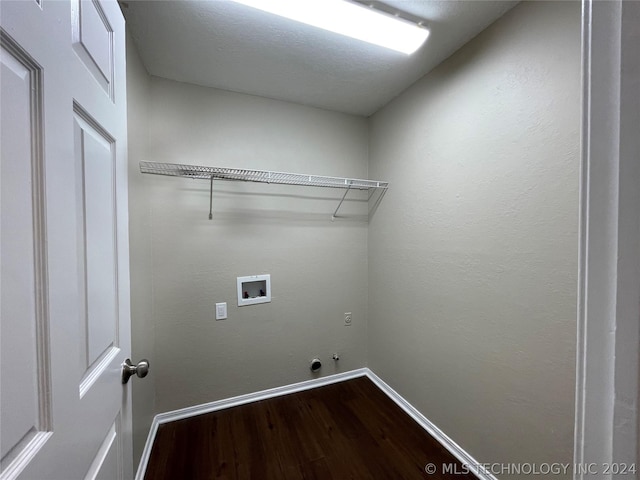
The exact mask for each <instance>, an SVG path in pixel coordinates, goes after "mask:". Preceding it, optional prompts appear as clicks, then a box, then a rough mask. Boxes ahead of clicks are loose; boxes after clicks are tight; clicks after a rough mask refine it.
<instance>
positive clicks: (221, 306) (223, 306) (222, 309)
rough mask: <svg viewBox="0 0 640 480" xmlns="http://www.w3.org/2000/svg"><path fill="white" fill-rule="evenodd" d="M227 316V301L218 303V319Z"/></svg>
mask: <svg viewBox="0 0 640 480" xmlns="http://www.w3.org/2000/svg"><path fill="white" fill-rule="evenodd" d="M226 318H227V302H222V303H216V320H225V319H226Z"/></svg>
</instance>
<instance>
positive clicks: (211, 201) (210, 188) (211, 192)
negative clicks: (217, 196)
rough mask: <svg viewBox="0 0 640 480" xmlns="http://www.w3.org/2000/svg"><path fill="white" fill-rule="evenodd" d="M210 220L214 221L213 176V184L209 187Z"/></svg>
mask: <svg viewBox="0 0 640 480" xmlns="http://www.w3.org/2000/svg"><path fill="white" fill-rule="evenodd" d="M209 220H213V175H211V184H210V185H209Z"/></svg>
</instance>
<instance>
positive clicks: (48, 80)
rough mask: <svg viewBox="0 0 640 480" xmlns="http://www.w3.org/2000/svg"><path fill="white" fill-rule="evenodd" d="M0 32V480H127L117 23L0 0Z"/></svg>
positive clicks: (84, 7) (96, 13)
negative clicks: (123, 380) (0, 96)
mask: <svg viewBox="0 0 640 480" xmlns="http://www.w3.org/2000/svg"><path fill="white" fill-rule="evenodd" d="M0 27H1V30H0V31H1V32H2V33H1V35H2V36H1V39H2V61H1V62H0V63H1V67H2V82H0V86H1V89H2V99H1V100H2V109H1V111H2V127H1V129H0V131H1V135H2V146H1V148H2V151H1V152H0V153H1V154H2V163H1V170H0V180H1V183H0V197H1V201H2V203H1V209H2V211H1V213H2V219H1V222H0V239H1V242H2V243H1V253H2V257H1V259H0V261H1V262H2V263H1V271H2V278H1V280H2V281H1V283H0V291H1V295H0V300H1V312H2V318H1V320H2V323H1V325H0V339H1V342H2V358H1V360H2V367H1V368H2V372H1V373H2V377H1V381H2V385H1V387H2V393H1V401H2V405H1V408H0V412H1V415H2V417H1V418H0V420H1V423H0V438H1V439H2V440H1V441H0V446H1V447H2V448H1V453H2V465H1V467H2V468H1V473H0V480H5V479H13V478H21V479H37V480H40V479H46V480H75V479H78V480H81V479H83V478H109V479H115V478H117V479H121V478H122V479H125V478H132V476H133V471H132V470H133V467H132V458H131V457H132V452H131V416H130V393H131V390H130V384H128V385H122V383H121V380H120V371H121V365H122V363H123V361H124V359H125V358H127V357H128V356H130V317H129V315H130V313H129V269H128V261H129V259H128V215H127V178H126V172H127V168H126V162H127V159H126V140H127V136H126V103H125V102H126V89H125V85H126V82H125V58H124V55H125V48H124V19H123V17H122V14H121V12H120V10H119V7H118V5H117V3H116V2H115V1H113V0H86V1H77V0H41V2H40V3H38V2H36V1H35V0H19V1H10V0H2V1H0ZM43 32H46V35H44V34H43Z"/></svg>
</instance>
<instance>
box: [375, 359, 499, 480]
mask: <svg viewBox="0 0 640 480" xmlns="http://www.w3.org/2000/svg"><path fill="white" fill-rule="evenodd" d="M366 371H367V377H368V378H369V379H370V380H371V381H372V382H373V383H375V384H376V386H377V387H378V388H379V389H380V390H382V391H383V392H384V393H385V394H386V395H387V396H388V397H389V398H390V399H391V400H393V401H394V402H395V403H396V404H397V405H398V406H399V407H400V408H402V410H404V411H405V412H406V413H407V415H409V416H410V417H411V418H413V419H414V420H415V421H416V423H417V424H418V425H420V426H421V427H422V428H423V429H425V430H426V431H427V432H428V433H429V435H431V436H432V437H433V438H435V439H436V440H437V441H438V442H439V443H440V444H441V445H442V446H443V447H444V448H446V449H447V450H449V453H451V455H453V456H454V457H456V458H457V459H458V460H459V461H460V463H462V464H463V465H465V466H467V468H468V470H469V471H470V472H471V473H474V474H475V475H477V476H478V477H479V478H480V479H481V480H498V479H497V478H496V477H495V476H494V475H492V474H491V473H490V472H488V471H487V470H486V469H485V468H484V467H483V466H482V464H481V463H479V462H478V461H476V460H475V459H474V458H473V457H472V456H471V455H469V453H467V452H466V451H465V450H464V449H463V448H462V447H461V446H460V445H458V444H457V443H456V442H454V441H453V440H452V439H451V438H449V437H448V436H447V435H446V434H445V433H444V432H443V431H442V430H440V429H439V428H438V427H437V426H436V425H434V424H433V423H432V422H431V421H430V420H429V419H428V418H427V417H425V416H424V415H423V414H422V413H420V411H418V409H417V408H415V407H414V406H413V405H411V404H410V403H409V402H407V401H406V400H405V399H404V398H403V397H402V396H400V394H398V392H396V391H395V390H394V389H393V388H391V387H390V386H389V385H387V384H386V383H385V382H384V381H383V380H382V379H381V378H380V377H378V376H377V375H376V374H375V373H373V372H372V371H371V370H369V369H368V368H367V369H366Z"/></svg>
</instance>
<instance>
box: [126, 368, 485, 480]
mask: <svg viewBox="0 0 640 480" xmlns="http://www.w3.org/2000/svg"><path fill="white" fill-rule="evenodd" d="M364 376H366V377H368V378H369V379H370V380H371V381H372V382H373V383H374V384H375V385H376V386H377V387H378V388H379V389H380V390H382V392H384V393H385V394H386V395H387V396H388V397H389V398H390V399H391V400H393V401H394V402H395V403H396V404H397V405H398V406H399V407H400V408H402V409H403V410H404V411H405V412H406V413H407V414H408V415H409V416H410V417H411V418H413V419H414V420H415V421H416V422H417V423H418V425H420V426H421V427H422V428H423V429H424V430H426V431H427V432H428V433H429V434H430V435H431V436H432V437H433V438H435V439H436V440H437V441H438V442H439V443H441V444H442V446H444V447H445V448H446V449H447V450H448V451H449V452H451V454H452V455H453V456H454V457H456V458H457V459H458V460H459V461H460V462H462V463H463V464H464V465H468V466H469V467H470V471H471V472H473V473H475V474H476V475H478V477H479V478H480V479H481V480H497V479H496V477H494V476H493V475H491V474H490V473H488V472H486V471H484V470H483V469H482V468H481V466H480V464H479V463H478V462H476V461H475V460H474V459H473V457H472V456H471V455H469V454H468V453H467V452H466V451H464V450H463V449H462V448H461V447H460V446H459V445H458V444H457V443H456V442H454V441H453V440H451V439H450V438H449V437H448V436H447V435H445V434H444V432H443V431H442V430H440V429H439V428H438V427H436V426H435V425H434V424H433V423H431V422H430V421H429V420H428V419H427V418H426V417H425V416H424V415H422V414H421V413H420V412H419V411H418V410H417V409H416V408H415V407H413V405H411V404H410V403H409V402H407V401H406V400H405V399H404V398H402V397H401V396H400V395H399V394H398V393H397V392H396V391H395V390H393V389H392V388H391V387H390V386H389V385H387V384H386V383H385V382H384V381H382V379H380V377H378V376H377V375H376V374H375V373H373V372H372V371H371V370H369V369H368V368H359V369H357V370H351V371H349V372H344V373H338V374H336V375H329V376H327V377H322V378H318V379H314V380H307V381H304V382H300V383H294V384H291V385H285V386H282V387H276V388H270V389H268V390H262V391H259V392H254V393H249V394H246V395H239V396H237V397H231V398H226V399H222V400H217V401H214V402H209V403H204V404H202V405H195V406H193V407H187V408H181V409H179V410H173V411H170V412H166V413H160V414H158V415H156V416H155V417H154V419H153V422H152V423H151V428H150V429H149V435H148V436H147V442H146V443H145V446H144V450H143V452H142V458H141V459H140V463H139V465H138V471H137V473H136V477H135V480H143V479H144V475H145V473H146V471H147V464H148V462H149V457H150V455H151V448H152V447H153V442H154V440H155V438H156V433H157V432H158V427H159V426H160V425H162V424H163V423H167V422H173V421H176V420H182V419H185V418H189V417H194V416H196V415H202V414H204V413H211V412H215V411H218V410H223V409H225V408H231V407H237V406H239V405H244V404H247V403H251V402H257V401H260V400H266V399H268V398H274V397H279V396H281V395H288V394H290V393H296V392H302V391H304V390H311V389H312V388H318V387H322V386H325V385H330V384H333V383H338V382H344V381H346V380H351V379H353V378H358V377H364Z"/></svg>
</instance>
